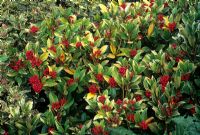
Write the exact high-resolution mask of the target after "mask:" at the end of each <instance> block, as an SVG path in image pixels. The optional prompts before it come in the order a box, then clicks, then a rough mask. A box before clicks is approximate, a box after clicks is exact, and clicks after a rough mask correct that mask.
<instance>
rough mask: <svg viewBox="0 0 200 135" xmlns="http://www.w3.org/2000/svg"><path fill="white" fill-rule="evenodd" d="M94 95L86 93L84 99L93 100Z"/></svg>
mask: <svg viewBox="0 0 200 135" xmlns="http://www.w3.org/2000/svg"><path fill="white" fill-rule="evenodd" d="M95 96H96V94H92V93H88V94H87V97H86V99H87V100H89V99H91V98H94V97H95Z"/></svg>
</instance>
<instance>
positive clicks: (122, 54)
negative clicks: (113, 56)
mask: <svg viewBox="0 0 200 135" xmlns="http://www.w3.org/2000/svg"><path fill="white" fill-rule="evenodd" d="M117 56H126V54H125V53H119V54H117Z"/></svg>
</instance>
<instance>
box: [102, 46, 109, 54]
mask: <svg viewBox="0 0 200 135" xmlns="http://www.w3.org/2000/svg"><path fill="white" fill-rule="evenodd" d="M107 48H108V46H107V45H104V46H102V47H101V49H100V50H101V54H103V53H105V52H106V50H107Z"/></svg>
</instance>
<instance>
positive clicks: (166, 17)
mask: <svg viewBox="0 0 200 135" xmlns="http://www.w3.org/2000/svg"><path fill="white" fill-rule="evenodd" d="M163 19H164V20H165V26H168V25H169V19H168V16H165V17H163Z"/></svg>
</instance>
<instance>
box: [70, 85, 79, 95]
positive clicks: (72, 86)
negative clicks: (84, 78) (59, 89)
mask: <svg viewBox="0 0 200 135" xmlns="http://www.w3.org/2000/svg"><path fill="white" fill-rule="evenodd" d="M77 87H78V84H77V83H74V84H72V85H71V86H69V87H68V92H69V93H71V92H73V91H75V90H76V88H77Z"/></svg>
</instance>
